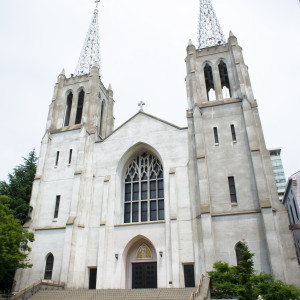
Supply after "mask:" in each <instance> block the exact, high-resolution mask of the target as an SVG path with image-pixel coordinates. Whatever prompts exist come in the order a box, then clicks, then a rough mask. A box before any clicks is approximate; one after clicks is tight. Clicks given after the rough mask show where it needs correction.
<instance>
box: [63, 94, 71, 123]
mask: <svg viewBox="0 0 300 300" xmlns="http://www.w3.org/2000/svg"><path fill="white" fill-rule="evenodd" d="M72 101H73V93H72V92H70V93H69V94H68V96H67V105H66V114H65V126H69V124H70V116H71V109H72Z"/></svg>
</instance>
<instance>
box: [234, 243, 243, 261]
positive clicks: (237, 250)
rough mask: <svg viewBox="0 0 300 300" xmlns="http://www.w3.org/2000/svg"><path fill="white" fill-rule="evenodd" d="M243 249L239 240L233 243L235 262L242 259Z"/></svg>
mask: <svg viewBox="0 0 300 300" xmlns="http://www.w3.org/2000/svg"><path fill="white" fill-rule="evenodd" d="M244 249H245V247H244V245H243V244H242V243H241V242H238V243H237V244H236V245H235V254H236V262H237V264H240V262H241V261H242V260H243V257H242V251H243V250H244Z"/></svg>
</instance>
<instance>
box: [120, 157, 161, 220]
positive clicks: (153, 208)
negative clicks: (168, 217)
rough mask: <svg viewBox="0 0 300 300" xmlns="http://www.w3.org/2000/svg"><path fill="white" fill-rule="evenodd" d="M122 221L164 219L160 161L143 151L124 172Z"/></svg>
mask: <svg viewBox="0 0 300 300" xmlns="http://www.w3.org/2000/svg"><path fill="white" fill-rule="evenodd" d="M124 184H125V189H124V223H134V222H147V221H157V220H164V218H165V207H164V175H163V167H162V164H161V162H160V161H159V160H158V159H157V158H156V157H155V156H154V155H152V154H149V153H146V152H143V153H142V154H141V155H139V156H137V157H136V158H135V159H134V160H133V161H132V162H131V163H130V164H129V166H128V168H127V170H126V172H125V182H124Z"/></svg>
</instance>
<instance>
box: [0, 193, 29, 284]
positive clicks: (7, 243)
mask: <svg viewBox="0 0 300 300" xmlns="http://www.w3.org/2000/svg"><path fill="white" fill-rule="evenodd" d="M7 203H10V199H9V197H7V196H0V288H1V289H3V286H7V285H8V283H9V281H10V280H11V279H12V278H13V274H14V272H15V270H16V269H19V268H30V267H32V265H31V264H29V262H28V259H27V257H28V254H29V252H30V251H31V248H30V247H29V245H28V243H29V242H33V241H34V235H33V233H31V232H28V231H27V230H25V229H24V228H23V226H22V225H21V222H20V220H18V219H16V218H15V217H14V215H13V212H12V211H11V210H10V209H9V207H8V205H7Z"/></svg>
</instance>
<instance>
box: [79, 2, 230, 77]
mask: <svg viewBox="0 0 300 300" xmlns="http://www.w3.org/2000/svg"><path fill="white" fill-rule="evenodd" d="M99 2H100V0H96V1H95V3H96V8H95V9H94V14H93V18H92V22H91V24H90V27H89V30H88V33H87V35H86V39H85V42H84V44H83V48H82V51H81V54H80V57H79V60H78V63H77V67H76V70H75V76H80V75H84V74H89V73H90V71H91V69H92V67H93V66H94V65H97V66H98V67H99V72H100V66H101V61H100V42H99V23H98V3H99ZM225 43H226V41H225V38H224V35H223V32H222V29H221V26H220V24H219V21H218V19H217V16H216V13H215V10H214V8H213V6H212V3H211V0H200V18H199V32H198V49H199V50H201V49H204V48H208V47H213V46H218V45H224V44H225ZM100 74H101V72H100Z"/></svg>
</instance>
